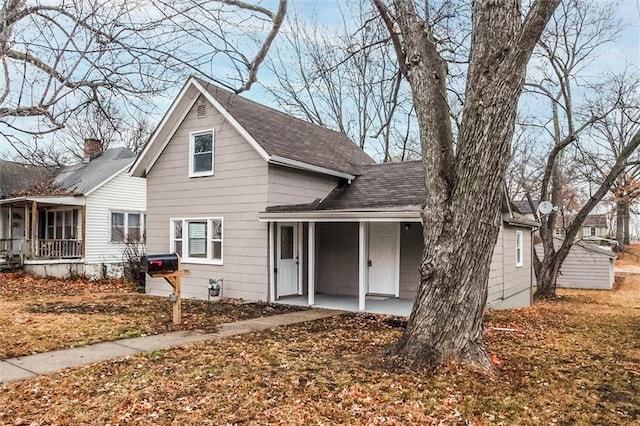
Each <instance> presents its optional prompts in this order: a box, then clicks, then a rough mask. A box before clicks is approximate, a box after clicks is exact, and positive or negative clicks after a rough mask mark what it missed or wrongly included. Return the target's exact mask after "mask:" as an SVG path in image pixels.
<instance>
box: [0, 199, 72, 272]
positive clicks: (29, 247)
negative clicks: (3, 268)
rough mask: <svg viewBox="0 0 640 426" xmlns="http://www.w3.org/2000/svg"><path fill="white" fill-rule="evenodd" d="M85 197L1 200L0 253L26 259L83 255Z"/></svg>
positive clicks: (22, 261)
mask: <svg viewBox="0 0 640 426" xmlns="http://www.w3.org/2000/svg"><path fill="white" fill-rule="evenodd" d="M83 216H84V198H82V197H73V196H61V197H20V198H14V199H6V200H1V201H0V253H1V254H2V255H3V257H4V258H10V259H20V264H24V263H25V262H29V261H41V260H43V261H55V260H76V259H81V258H83V255H84V243H83V241H84V238H83V232H84V228H83V222H84V220H83Z"/></svg>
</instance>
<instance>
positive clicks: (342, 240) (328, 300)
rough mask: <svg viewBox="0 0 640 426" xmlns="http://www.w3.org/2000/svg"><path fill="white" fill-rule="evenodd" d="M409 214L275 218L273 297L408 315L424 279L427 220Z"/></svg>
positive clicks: (271, 228) (303, 303) (289, 301)
mask: <svg viewBox="0 0 640 426" xmlns="http://www.w3.org/2000/svg"><path fill="white" fill-rule="evenodd" d="M402 213H404V214H402ZM402 213H399V212H394V214H395V216H394V217H390V215H386V216H385V217H381V216H380V217H375V218H372V220H367V221H356V220H354V218H351V220H349V219H348V218H333V219H334V220H328V218H326V217H324V218H318V220H317V221H314V220H309V219H307V220H304V221H302V220H300V221H293V220H292V219H293V218H287V219H286V221H282V222H281V221H271V222H270V223H269V231H270V237H269V242H270V250H269V253H270V258H269V262H270V280H269V282H270V288H269V300H270V301H272V302H275V303H284V304H291V305H299V306H314V307H323V308H332V309H341V310H347V311H362V312H371V313H382V314H390V315H398V316H408V315H409V314H410V313H411V309H412V306H413V300H414V298H415V294H416V292H417V288H418V284H419V281H420V276H419V272H418V267H419V265H420V260H421V257H422V252H423V243H422V225H421V222H420V219H419V216H418V215H417V214H415V213H413V212H411V213H405V212H402Z"/></svg>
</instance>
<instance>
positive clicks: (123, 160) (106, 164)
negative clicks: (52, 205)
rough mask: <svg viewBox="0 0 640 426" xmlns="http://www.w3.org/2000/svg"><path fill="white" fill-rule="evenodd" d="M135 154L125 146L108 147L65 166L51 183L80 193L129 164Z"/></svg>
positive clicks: (90, 188)
mask: <svg viewBox="0 0 640 426" xmlns="http://www.w3.org/2000/svg"><path fill="white" fill-rule="evenodd" d="M134 159H135V154H134V153H132V152H131V151H129V150H128V149H127V148H112V149H108V150H106V151H104V152H102V153H100V154H98V155H97V156H96V157H93V158H92V159H91V161H88V162H82V163H78V164H75V165H73V166H69V167H66V168H65V169H64V170H62V171H61V172H60V173H59V174H58V175H57V176H56V177H55V179H54V180H53V184H54V185H55V186H56V187H58V188H60V189H64V190H66V191H69V192H72V193H75V194H78V195H82V194H85V193H86V192H88V191H90V190H92V189H93V188H95V187H96V186H98V185H100V184H101V183H102V182H104V181H105V180H107V179H109V178H110V177H111V176H113V175H114V174H115V173H117V172H118V171H119V170H122V169H124V168H125V167H127V166H128V165H130V164H131V163H132V162H133V160H134Z"/></svg>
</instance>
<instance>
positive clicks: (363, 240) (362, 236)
mask: <svg viewBox="0 0 640 426" xmlns="http://www.w3.org/2000/svg"><path fill="white" fill-rule="evenodd" d="M367 260H368V259H367V222H360V223H359V227H358V265H359V268H358V272H359V274H358V309H359V310H361V311H364V310H365V304H366V296H367V276H368V273H369V262H368V261H367Z"/></svg>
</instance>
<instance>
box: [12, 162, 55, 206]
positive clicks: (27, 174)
mask: <svg viewBox="0 0 640 426" xmlns="http://www.w3.org/2000/svg"><path fill="white" fill-rule="evenodd" d="M57 171H58V170H57V169H55V168H47V167H43V166H34V165H31V164H22V163H16V162H14V161H5V160H0V199H2V198H9V197H11V195H12V194H14V193H16V192H20V191H24V190H25V189H27V188H30V187H32V186H34V185H36V184H38V183H40V182H43V181H47V180H50V179H52V178H53V176H55V174H56V172H57Z"/></svg>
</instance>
